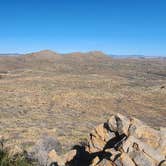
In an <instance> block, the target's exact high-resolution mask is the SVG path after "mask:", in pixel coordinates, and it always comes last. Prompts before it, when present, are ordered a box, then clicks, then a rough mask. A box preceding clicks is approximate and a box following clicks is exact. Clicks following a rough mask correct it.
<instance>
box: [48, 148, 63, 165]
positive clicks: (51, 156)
mask: <svg viewBox="0 0 166 166" xmlns="http://www.w3.org/2000/svg"><path fill="white" fill-rule="evenodd" d="M48 161H49V165H51V163H57V165H59V166H63V165H65V161H64V159H63V158H62V157H61V156H59V155H58V154H57V153H56V151H55V150H51V151H50V152H49V153H48Z"/></svg>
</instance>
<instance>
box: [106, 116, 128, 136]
mask: <svg viewBox="0 0 166 166" xmlns="http://www.w3.org/2000/svg"><path fill="white" fill-rule="evenodd" d="M108 126H109V128H110V129H111V130H112V131H114V132H117V131H118V133H119V134H120V135H121V134H125V135H128V129H129V126H130V119H128V118H126V117H125V116H123V115H121V114H117V115H115V116H112V117H111V118H110V119H109V120H108Z"/></svg>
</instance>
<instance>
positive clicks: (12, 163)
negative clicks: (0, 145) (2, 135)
mask: <svg viewBox="0 0 166 166" xmlns="http://www.w3.org/2000/svg"><path fill="white" fill-rule="evenodd" d="M0 166H32V164H31V163H30V162H29V161H28V160H27V159H26V158H25V156H23V155H19V156H15V157H9V155H8V153H7V152H6V151H5V150H0Z"/></svg>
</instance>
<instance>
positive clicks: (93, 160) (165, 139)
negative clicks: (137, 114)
mask: <svg viewBox="0 0 166 166" xmlns="http://www.w3.org/2000/svg"><path fill="white" fill-rule="evenodd" d="M74 149H75V151H71V152H69V153H68V154H66V155H63V156H58V155H57V153H56V152H55V151H54V150H53V151H50V152H49V153H48V156H49V161H52V163H56V164H57V165H69V166H88V165H91V166H165V164H166V161H165V156H166V129H165V128H161V129H160V130H155V129H152V128H150V127H149V126H147V125H145V124H144V123H143V122H141V121H139V120H137V119H135V118H128V117H125V116H123V115H121V114H117V115H114V116H111V117H110V119H109V120H108V121H107V122H106V123H103V124H101V125H99V126H97V127H96V128H95V129H94V130H93V131H92V132H91V133H90V135H89V140H88V143H87V144H86V145H82V146H81V145H78V146H75V147H74ZM66 156H68V157H66Z"/></svg>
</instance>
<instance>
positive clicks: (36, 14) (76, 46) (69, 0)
mask: <svg viewBox="0 0 166 166" xmlns="http://www.w3.org/2000/svg"><path fill="white" fill-rule="evenodd" d="M42 49H52V50H54V51H57V52H71V51H89V50H102V51H104V52H106V53H109V54H145V55H166V0H0V52H1V53H8V52H15V53H25V52H31V51H38V50H42Z"/></svg>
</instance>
